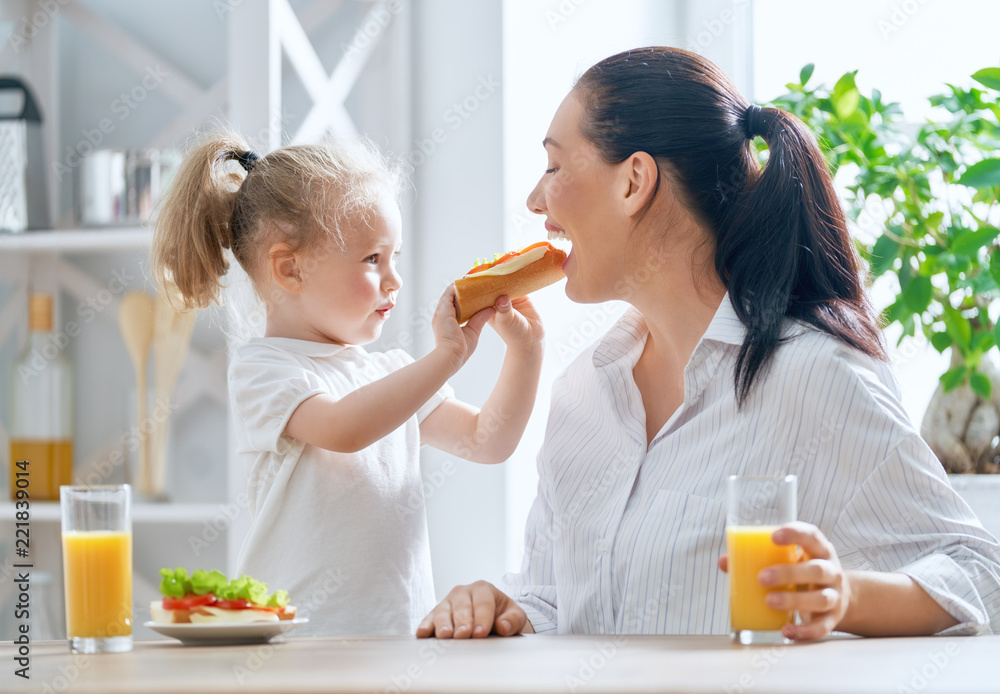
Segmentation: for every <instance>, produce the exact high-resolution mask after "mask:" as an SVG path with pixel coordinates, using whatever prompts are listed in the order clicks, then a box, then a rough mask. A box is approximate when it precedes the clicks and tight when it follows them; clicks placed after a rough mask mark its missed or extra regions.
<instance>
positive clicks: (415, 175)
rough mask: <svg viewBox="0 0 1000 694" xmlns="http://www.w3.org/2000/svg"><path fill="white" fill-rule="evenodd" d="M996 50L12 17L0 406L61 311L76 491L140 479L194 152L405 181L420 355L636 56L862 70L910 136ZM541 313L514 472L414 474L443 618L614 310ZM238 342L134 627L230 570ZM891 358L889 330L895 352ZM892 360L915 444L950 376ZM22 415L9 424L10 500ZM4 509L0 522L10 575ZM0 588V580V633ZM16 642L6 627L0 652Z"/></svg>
mask: <svg viewBox="0 0 1000 694" xmlns="http://www.w3.org/2000/svg"><path fill="white" fill-rule="evenodd" d="M997 26H1000V3H996V2H992V1H990V0H954V1H951V2H944V0H839V1H838V2H825V1H823V2H821V1H817V2H809V3H803V2H796V1H794V0H386V1H365V0H174V1H173V2H169V3H165V2H135V1H130V0H75V1H71V0H40V1H37V2H36V1H35V0H3V1H2V3H0V45H2V48H0V76H8V77H16V78H17V79H19V80H20V81H22V82H23V83H24V84H26V85H28V86H29V87H30V89H31V92H32V94H33V96H34V100H35V101H36V102H37V104H38V108H39V111H40V117H41V122H40V123H37V122H29V123H27V124H26V125H27V127H26V129H25V132H26V133H28V140H30V139H31V138H32V137H34V138H36V139H37V141H38V142H39V143H40V149H39V150H37V151H36V153H32V152H28V151H27V150H28V149H30V148H29V147H25V151H26V154H25V155H24V156H25V157H26V158H27V159H28V161H27V163H26V166H27V168H28V169H29V173H30V171H31V170H32V169H34V170H35V171H40V172H41V174H40V175H41V179H40V180H42V181H44V187H41V186H40V185H37V184H36V185H32V186H31V187H30V188H29V193H30V194H31V196H33V197H34V198H35V199H36V200H35V202H36V203H37V202H40V203H41V204H40V209H41V211H40V212H38V213H37V214H36V215H35V216H34V217H33V219H32V220H29V221H30V222H31V223H29V224H28V225H27V226H28V227H29V228H28V229H27V230H25V231H22V232H21V233H6V234H3V235H0V392H2V393H5V394H6V393H9V392H11V389H12V388H13V387H14V385H15V383H14V381H15V380H17V378H18V375H17V371H16V369H14V365H15V364H16V363H17V359H18V358H19V357H18V355H19V354H20V353H22V351H23V350H24V348H25V345H26V344H27V341H28V323H27V304H28V295H29V293H31V292H39V291H46V292H52V293H54V294H55V295H56V297H57V303H56V311H55V329H54V333H55V334H56V336H57V337H59V341H58V349H57V350H55V351H56V352H58V355H59V356H60V357H63V358H65V359H66V361H67V362H68V363H69V365H70V367H71V369H72V373H73V383H74V388H73V395H72V409H73V414H74V417H73V419H74V421H73V431H72V437H73V451H74V453H73V476H74V479H76V480H88V479H89V480H94V479H99V480H102V481H112V482H120V481H123V480H125V479H130V475H133V474H134V458H135V453H134V445H133V440H132V439H130V438H129V435H130V432H131V433H133V434H134V432H135V431H136V427H137V426H141V424H142V423H141V422H137V415H135V414H133V413H134V412H135V410H136V402H137V400H138V395H137V389H136V378H135V370H134V368H133V364H132V362H131V359H130V353H129V352H128V350H127V349H126V346H125V343H124V341H123V339H122V335H121V326H120V323H119V309H120V304H121V299H122V297H123V296H124V294H125V292H126V291H129V290H141V289H145V290H146V291H149V292H152V291H153V287H152V285H151V283H150V282H149V281H148V270H149V258H148V253H149V238H150V230H149V226H148V221H149V215H150V213H151V211H152V210H153V209H154V207H153V206H154V205H155V200H156V197H157V196H158V195H159V194H160V192H162V190H163V189H165V188H166V187H167V186H168V185H169V177H170V174H171V172H172V166H173V165H174V164H173V162H174V161H175V160H174V159H173V158H172V157H174V156H175V154H176V151H177V150H181V149H183V147H184V144H185V142H186V141H187V140H188V138H190V137H191V135H192V134H193V133H195V132H197V131H203V130H206V129H211V128H213V127H218V126H220V125H227V126H232V127H235V128H237V129H238V130H240V131H241V132H243V133H244V134H245V135H246V136H247V137H248V138H250V140H251V141H252V142H253V143H254V145H255V146H256V147H257V148H258V149H259V150H260V151H262V152H266V151H269V150H271V149H274V148H276V147H279V146H282V145H284V144H289V143H293V142H305V141H315V140H317V139H319V138H321V137H323V136H325V135H327V134H331V133H332V134H334V135H336V136H342V137H356V136H358V135H360V134H364V135H366V136H368V137H370V138H372V139H373V140H374V141H375V142H376V143H377V144H379V145H380V146H381V147H383V148H384V149H385V150H386V151H387V152H389V153H390V154H392V155H393V156H395V157H398V158H401V159H402V160H404V161H405V162H406V163H407V164H408V165H409V167H410V168H411V172H412V173H411V177H410V185H409V187H408V188H407V190H406V194H405V199H404V202H403V216H404V224H405V230H404V248H403V256H402V261H401V272H402V275H403V278H404V288H403V290H402V292H401V294H400V307H399V309H398V310H397V311H395V312H394V315H393V318H392V319H391V320H390V321H389V323H388V324H387V326H386V330H385V333H384V335H383V337H382V339H381V340H380V343H379V344H378V345H375V346H374V348H388V347H402V348H404V349H406V350H407V351H409V352H410V353H411V354H413V355H414V356H420V355H422V354H424V353H426V352H427V351H428V350H429V349H430V348H431V346H432V344H433V336H432V334H431V332H430V330H429V329H427V328H425V327H424V326H426V325H427V321H426V318H427V317H428V316H429V313H430V311H432V309H433V307H434V305H435V304H436V302H437V299H438V297H439V296H440V293H441V291H442V290H443V289H444V287H445V286H446V285H447V284H448V283H449V282H451V281H452V280H453V279H454V278H455V277H458V276H461V275H462V274H464V273H465V271H466V270H467V269H468V267H469V266H470V265H471V263H472V262H473V260H474V259H475V258H476V257H480V256H489V255H490V254H492V253H496V252H502V251H505V250H508V249H512V248H516V247H520V246H523V245H527V244H528V243H532V242H534V241H537V240H541V239H544V237H545V232H544V230H543V228H542V220H541V219H539V218H536V217H534V216H533V215H531V214H529V213H528V211H527V210H526V208H525V204H524V201H525V198H526V196H527V195H528V193H529V191H530V190H531V189H532V187H533V186H534V184H535V182H536V180H537V179H538V177H539V176H540V175H541V173H542V170H543V169H544V166H545V154H544V150H543V149H542V146H541V140H542V138H543V137H544V136H545V132H546V129H547V127H548V124H549V121H550V119H551V117H552V114H553V113H554V112H555V109H556V107H557V106H558V105H559V103H560V102H561V100H562V99H563V97H564V96H565V95H566V93H567V92H568V90H569V89H570V88H571V86H572V85H573V82H574V80H575V78H576V77H577V76H579V75H580V74H581V73H582V72H583V71H584V70H586V68H587V67H589V66H590V65H592V64H593V63H594V62H596V61H598V60H600V59H601V58H604V57H606V56H608V55H611V54H613V53H616V52H618V51H621V50H624V49H628V48H633V47H638V46H643V45H673V46H680V47H684V48H687V49H689V50H693V51H696V52H698V53H701V54H703V55H705V56H706V57H708V58H709V59H711V60H712V61H714V62H715V63H716V64H718V65H719V66H720V67H721V68H722V69H723V71H725V72H726V73H727V74H728V75H729V76H730V77H731V78H732V79H733V80H734V82H735V83H736V84H737V86H738V87H739V88H740V89H741V91H742V92H743V93H744V94H745V95H746V96H747V97H749V98H751V99H752V100H754V101H757V102H763V101H767V100H769V99H772V98H774V97H776V96H778V95H779V94H782V93H784V92H785V91H786V87H785V85H786V84H787V83H789V82H796V81H797V80H798V77H799V70H800V68H802V67H803V66H804V65H806V64H807V63H814V64H815V72H814V75H813V77H812V81H813V83H817V82H826V83H827V84H829V85H830V86H832V85H833V83H834V82H835V81H836V80H837V79H838V77H839V76H840V75H842V74H843V73H845V72H847V71H852V70H857V71H858V73H857V77H856V80H857V85H858V87H859V89H860V91H861V92H862V93H867V92H870V90H871V88H872V87H874V86H877V87H878V88H879V89H880V90H881V91H882V93H883V95H884V98H885V99H886V100H891V101H898V102H900V104H901V107H902V109H903V111H904V114H905V118H906V120H907V121H910V122H912V123H914V124H919V123H920V122H921V121H922V120H923V119H925V118H927V117H928V116H929V115H930V109H931V107H930V105H929V103H928V101H927V97H928V96H930V95H931V94H935V93H939V92H941V91H943V90H944V89H945V85H946V83H949V82H954V83H961V84H963V85H966V86H968V85H969V84H970V83H971V82H970V80H969V75H971V74H972V73H973V72H975V71H976V70H979V69H981V68H983V67H987V66H995V65H997V64H998V62H1000V43H998V42H997V40H996V35H995V32H996V27H997ZM11 91H12V90H9V89H8V90H6V91H5V92H2V93H0V114H5V115H6V116H7V117H8V118H10V117H11V114H15V115H16V114H18V113H19V112H20V110H21V109H22V107H23V96H19V95H18V94H17V93H14V94H10V93H7V92H11ZM14 91H16V90H14ZM19 99H20V100H19ZM2 133H3V131H2V130H0V138H2ZM0 152H4V150H3V141H2V139H0ZM116 152H117V153H118V154H117V155H115V154H114V153H116ZM11 156H12V155H11ZM130 196H131V197H130ZM232 281H233V282H234V283H237V284H238V283H239V278H238V277H235V276H234V277H233V278H232ZM886 282H887V283H882V284H877V285H876V287H875V298H876V304H877V306H878V307H879V308H883V307H885V306H886V305H887V304H888V303H890V302H891V300H892V296H893V295H894V293H895V291H896V290H897V289H898V287H893V286H892V285H891V282H892V280H891V279H887V281H886ZM883 285H885V286H883ZM535 302H536V305H537V306H538V307H539V309H540V311H541V313H542V316H543V318H544V320H545V325H546V332H547V336H548V337H547V353H546V363H545V370H544V374H543V380H542V387H541V390H540V393H539V398H538V402H537V404H536V407H535V410H534V413H533V417H532V421H531V424H530V425H529V428H528V431H527V433H526V435H525V437H524V439H523V441H522V443H521V445H520V446H519V448H518V450H517V453H516V454H515V455H514V456H513V457H512V458H511V459H510V460H509V461H508V462H507V463H505V464H503V465H499V466H495V467H486V466H479V465H474V464H471V463H467V462H464V461H460V460H452V459H449V458H448V457H447V456H445V455H443V454H441V453H439V452H438V451H435V450H432V449H429V448H425V449H424V450H423V451H422V456H423V459H422V464H423V472H424V479H425V489H424V491H425V496H426V498H427V504H428V513H429V519H428V521H429V525H430V531H431V548H432V554H433V563H434V572H435V584H436V588H437V591H438V594H439V597H440V596H443V595H444V593H446V592H447V590H449V589H450V588H451V587H452V586H453V585H455V584H457V583H465V582H470V581H473V580H476V579H480V578H483V579H487V580H490V581H494V582H495V581H498V580H499V579H500V577H501V576H502V575H503V573H505V572H506V571H510V570H516V569H517V568H518V567H519V565H520V558H521V551H522V532H523V528H524V520H525V518H526V516H527V512H528V508H529V506H530V504H531V502H532V500H533V498H534V494H535V486H536V482H537V475H536V471H535V454H536V451H537V450H538V448H539V446H540V443H541V440H542V437H543V433H544V427H545V419H546V413H547V408H548V396H549V388H550V386H551V383H552V381H553V379H554V378H555V377H556V376H557V375H558V374H559V373H560V372H561V371H562V370H563V369H564V368H565V367H566V366H567V365H568V363H569V362H570V361H571V360H572V359H573V357H574V356H576V354H578V353H579V352H580V351H581V350H582V349H584V348H585V347H586V346H588V345H589V344H591V343H592V342H593V341H594V340H595V339H597V338H598V337H599V336H600V335H601V334H602V333H603V332H604V331H606V330H607V329H608V328H609V327H610V326H611V325H612V324H613V322H614V320H615V319H616V318H617V316H618V315H620V313H621V312H622V311H623V310H624V307H623V306H622V305H619V304H615V303H609V304H605V305H590V306H583V305H575V304H573V303H571V302H570V301H569V300H567V299H566V298H565V296H564V294H563V293H562V285H561V284H558V285H555V286H553V287H550V288H548V289H546V290H543V291H541V292H539V293H538V294H537V295H536V299H535ZM233 326H234V322H233V318H232V316H229V315H227V313H226V312H225V311H224V310H221V309H212V310H208V311H203V312H201V313H200V314H199V316H198V318H197V321H196V324H195V326H194V330H193V335H192V337H191V338H190V347H189V348H188V351H187V355H186V359H185V360H184V362H183V368H182V369H181V370H180V373H179V376H178V378H177V382H176V387H175V388H174V389H173V391H172V400H171V403H172V404H171V418H170V424H169V430H168V437H167V438H168V445H169V448H168V451H169V453H168V455H167V481H166V489H165V496H166V498H167V501H160V502H156V503H154V502H147V503H142V504H137V506H136V512H135V518H136V521H135V523H136V530H135V533H136V535H135V537H136V541H135V542H136V549H135V562H136V604H137V606H139V609H144V606H145V605H146V604H148V600H149V599H152V597H154V596H155V594H156V592H155V586H156V583H157V581H158V578H157V570H158V569H159V567H161V566H167V565H170V566H176V565H185V566H187V567H188V568H190V569H194V568H220V569H222V570H224V571H225V570H232V569H233V568H234V563H235V557H236V555H237V553H238V551H239V546H240V542H241V541H242V537H243V533H244V532H245V529H246V527H247V523H248V521H249V518H248V515H247V512H246V499H245V484H246V482H245V471H243V470H241V469H239V468H238V466H237V465H236V464H235V462H234V461H233V460H232V458H231V456H230V454H229V451H230V447H229V445H228V438H227V437H228V429H229V416H230V413H229V408H228V405H227V394H226V366H227V335H231V334H232V333H233V332H234V328H233ZM897 328H898V326H897ZM60 336H61V337H60ZM898 336H899V332H898V330H897V332H896V333H895V334H893V333H892V332H891V331H890V340H889V342H890V343H891V344H893V345H895V344H896V339H897V338H898ZM893 349H894V352H893V353H894V360H895V362H896V367H897V374H898V377H899V379H900V383H901V386H902V389H903V392H904V403H905V405H906V407H907V411H908V413H909V414H910V416H911V418H912V419H913V420H914V422H915V423H916V424H918V425H919V423H920V420H921V418H922V416H923V412H924V409H925V408H926V407H927V403H928V402H929V401H930V398H931V396H932V393H933V391H934V389H935V387H936V386H937V380H938V375H940V374H941V373H942V371H944V370H945V369H946V368H947V363H948V358H947V354H944V355H942V354H940V353H938V352H937V351H936V350H934V349H931V348H930V347H929V345H928V344H927V343H926V341H925V340H924V339H923V336H921V335H920V334H919V333H918V334H917V337H915V338H906V339H904V340H903V342H902V343H900V344H899V345H898V346H894V348H893ZM502 354H503V346H502V343H501V342H500V341H499V340H498V339H496V337H495V335H493V334H491V333H489V332H488V331H487V332H486V333H484V338H483V340H482V341H481V343H480V347H479V350H478V351H477V353H476V354H475V356H474V357H473V359H472V360H471V361H470V362H469V363H468V365H467V366H466V367H465V368H464V369H463V370H462V371H461V372H460V373H459V374H458V375H457V376H456V377H455V378H454V379H453V381H452V384H453V385H454V387H455V389H456V391H457V394H458V396H459V397H461V398H462V399H464V400H466V401H468V402H471V403H474V404H481V403H482V402H483V401H484V399H485V398H486V396H487V394H488V393H489V391H490V389H491V387H492V385H493V383H494V382H495V378H496V376H497V374H498V372H499V367H500V363H501V359H502ZM46 358H48V357H46ZM17 407H18V402H16V401H15V402H14V403H13V405H12V403H11V400H10V399H9V398H7V397H6V396H4V397H3V398H0V440H2V441H0V443H3V445H2V446H0V470H3V471H4V475H3V480H4V481H3V482H2V483H0V484H4V485H5V484H7V474H6V471H7V469H8V465H9V452H8V445H7V444H8V441H9V438H10V432H9V427H10V426H11V424H10V423H11V421H12V415H13V409H15V408H17ZM7 498H9V493H8V491H7V489H6V487H4V489H3V499H4V500H6V499H7ZM12 509H13V507H12V506H11V505H10V504H5V503H3V502H0V528H2V529H3V530H2V534H0V550H2V552H0V556H3V557H7V558H8V563H7V564H6V565H5V568H6V570H8V571H9V565H10V560H9V557H10V556H11V547H12V545H13V531H12V527H11V523H10V522H9V519H11V518H12V517H13V510H12ZM33 532H34V533H35V535H34V538H35V539H34V541H33V542H34V544H33V548H34V550H33V551H35V552H37V555H36V557H35V559H36V567H38V568H39V569H40V570H43V571H47V572H48V573H49V574H50V575H51V584H50V588H49V590H50V592H51V594H52V596H53V597H52V598H51V603H52V608H51V613H50V615H49V616H48V617H47V619H49V620H50V621H51V623H52V625H51V627H50V628H51V629H53V630H54V633H56V634H58V630H59V629H61V625H62V616H61V613H60V609H61V607H60V603H59V597H60V596H61V590H62V588H61V583H60V581H61V579H60V572H61V569H60V564H59V561H60V560H59V544H58V509H57V505H56V504H47V505H46V504H38V505H36V510H35V511H34V516H33ZM303 532H308V529H303ZM43 583H44V578H43ZM7 588H8V582H7V581H6V580H4V581H0V607H2V606H4V605H5V604H6V601H7V600H8V599H9V591H8V592H7V593H5V592H4V591H5V590H6V589H7ZM0 614H2V615H3V617H2V618H0V619H8V618H9V614H10V611H8V610H6V609H4V610H3V611H2V612H0ZM43 618H46V617H43ZM136 621H137V622H141V621H142V619H139V618H137V619H136ZM9 626H10V625H9V624H6V623H3V622H0V638H9V634H7V633H6V632H5V631H2V630H3V629H8V628H9ZM137 634H139V635H142V632H141V631H140V632H137Z"/></svg>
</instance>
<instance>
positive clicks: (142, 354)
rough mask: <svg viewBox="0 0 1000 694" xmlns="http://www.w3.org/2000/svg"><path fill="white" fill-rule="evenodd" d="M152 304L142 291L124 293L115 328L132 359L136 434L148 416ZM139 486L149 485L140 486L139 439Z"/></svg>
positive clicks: (143, 456) (142, 450) (143, 464)
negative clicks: (147, 379) (147, 372)
mask: <svg viewBox="0 0 1000 694" xmlns="http://www.w3.org/2000/svg"><path fill="white" fill-rule="evenodd" d="M154 307H155V303H154V301H153V297H151V296H150V295H149V294H147V293H146V292H143V291H131V292H126V293H125V296H123V297H122V301H121V304H120V305H119V306H118V326H119V328H121V331H122V338H123V339H124V340H125V347H127V348H128V353H129V356H130V357H131V358H132V366H133V367H134V368H135V386H136V402H137V408H138V413H137V416H138V419H137V420H136V424H137V426H138V427H139V431H140V432H141V431H142V426H143V422H145V421H146V418H147V417H148V413H147V411H146V403H147V384H146V369H147V365H148V363H149V346H150V344H152V342H153V320H154V310H155V309H154ZM138 469H139V478H140V480H139V485H140V488H141V487H143V486H147V487H148V486H149V483H148V481H147V482H146V483H145V484H144V483H143V482H142V476H143V475H144V474H146V473H148V470H149V446H148V442H147V441H146V439H145V438H144V437H142V436H140V437H139V465H138Z"/></svg>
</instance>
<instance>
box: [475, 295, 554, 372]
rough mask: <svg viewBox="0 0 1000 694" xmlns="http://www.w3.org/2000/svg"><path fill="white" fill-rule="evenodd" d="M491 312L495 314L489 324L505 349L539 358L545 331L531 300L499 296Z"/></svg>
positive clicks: (524, 297) (523, 297)
mask: <svg viewBox="0 0 1000 694" xmlns="http://www.w3.org/2000/svg"><path fill="white" fill-rule="evenodd" d="M487 310H488V309H487ZM493 310H494V311H495V313H494V315H493V317H492V318H490V320H489V324H490V326H491V327H492V328H493V329H494V330H496V331H497V335H499V336H500V339H501V340H503V341H504V343H505V344H506V345H507V349H513V350H517V351H520V352H523V353H525V354H528V355H531V356H537V357H539V358H541V354H542V350H543V348H544V343H543V339H544V337H545V331H544V329H543V328H542V321H541V319H540V318H539V317H538V312H537V311H536V310H535V307H534V305H532V303H531V300H530V299H529V298H528V297H526V296H522V297H521V298H520V299H513V300H512V299H510V297H506V296H501V297H500V298H499V299H497V301H496V304H494V308H493ZM470 322H471V321H470Z"/></svg>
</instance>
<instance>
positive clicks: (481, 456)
mask: <svg viewBox="0 0 1000 694" xmlns="http://www.w3.org/2000/svg"><path fill="white" fill-rule="evenodd" d="M542 354H543V350H542V348H541V346H540V345H539V346H538V347H537V349H532V350H531V351H527V352H523V351H517V350H511V349H508V350H507V354H506V355H505V356H504V360H503V366H502V367H501V368H500V377H499V378H498V379H497V384H496V386H494V388H493V392H492V393H490V396H489V397H488V398H487V399H486V402H485V403H484V404H483V407H482V409H481V410H480V411H479V414H478V415H477V416H476V418H475V425H474V431H473V432H472V436H471V445H470V446H469V448H470V449H471V452H472V456H471V457H469V459H470V460H474V461H476V462H481V463H499V462H503V461H504V460H506V459H507V458H509V457H510V456H511V454H512V453H513V452H514V449H515V448H517V444H518V442H519V441H520V440H521V435H522V434H523V433H524V428H525V427H526V426H527V425H528V419H529V417H530V416H531V410H532V407H534V404H535V396H536V394H537V393H538V379H539V375H540V373H541V370H542Z"/></svg>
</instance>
